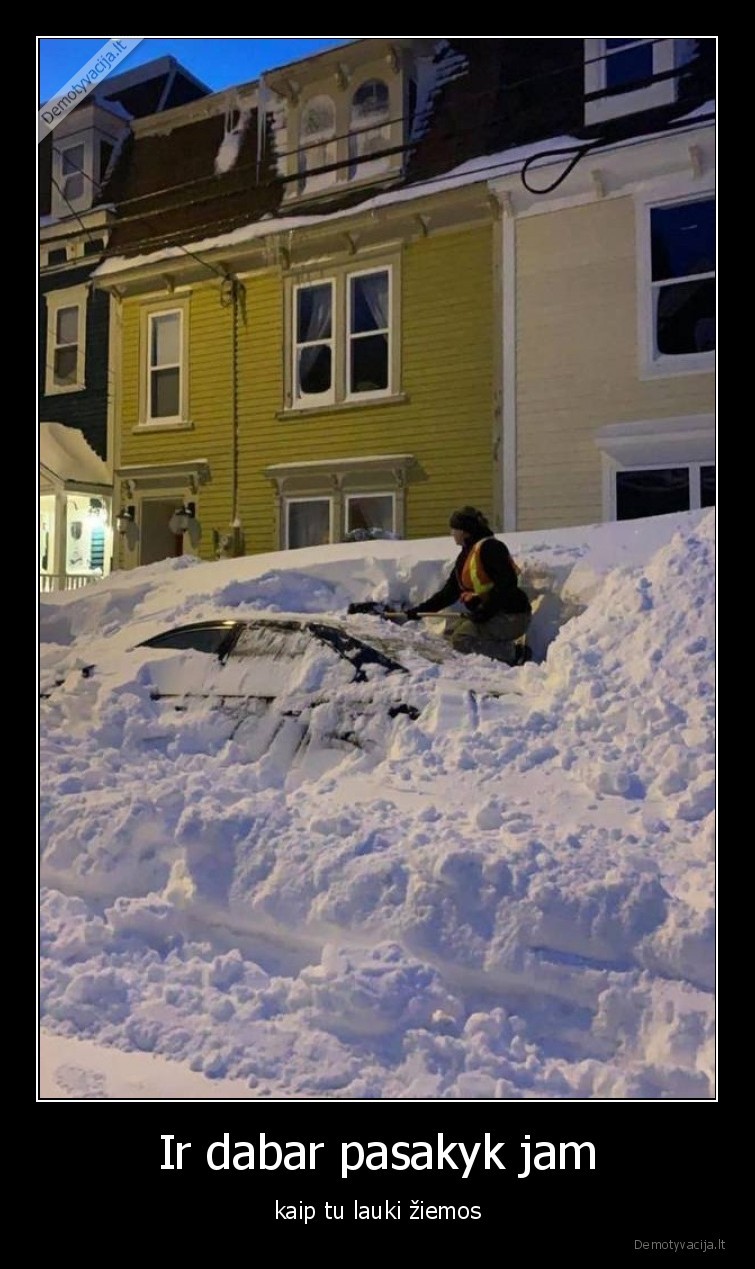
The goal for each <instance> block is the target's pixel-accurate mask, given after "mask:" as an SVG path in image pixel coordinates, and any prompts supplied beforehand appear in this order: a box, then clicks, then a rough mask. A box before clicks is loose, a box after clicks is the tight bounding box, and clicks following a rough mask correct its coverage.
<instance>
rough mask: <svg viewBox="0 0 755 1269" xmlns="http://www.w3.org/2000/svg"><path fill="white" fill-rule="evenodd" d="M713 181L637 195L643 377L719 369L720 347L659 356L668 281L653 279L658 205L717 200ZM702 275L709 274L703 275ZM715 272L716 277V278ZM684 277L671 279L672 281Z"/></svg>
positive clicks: (697, 372) (636, 219)
mask: <svg viewBox="0 0 755 1269" xmlns="http://www.w3.org/2000/svg"><path fill="white" fill-rule="evenodd" d="M715 197H716V192H715V188H714V186H713V185H712V184H708V183H706V184H705V185H704V186H701V187H700V188H699V189H696V188H693V187H692V186H691V185H688V186H687V188H686V190H685V192H684V193H681V192H680V193H679V194H677V195H675V196H673V195H671V194H669V195H668V196H666V197H664V196H662V195H661V193H660V192H659V193H658V194H656V195H654V196H651V195H649V194H645V195H635V226H636V238H637V349H638V354H639V377H640V379H657V378H662V377H666V376H671V375H697V374H704V373H706V372H708V371H713V370H715V366H716V350H715V348H712V349H710V350H709V351H708V352H700V353H685V354H678V355H677V354H674V355H672V356H669V355H666V354H659V355H658V356H656V353H655V345H656V337H655V335H656V331H655V296H656V291H657V288H658V287H659V286H661V285H664V286H665V285H668V284H669V283H668V282H663V283H655V282H653V266H652V238H651V229H650V225H651V213H652V211H653V209H654V208H656V207H671V206H674V205H675V204H677V203H697V202H704V201H706V200H707V199H713V200H715ZM698 276H700V277H703V276H707V275H703V274H700V275H698ZM715 276H716V275H715V273H714V278H715ZM674 281H681V279H670V282H671V284H673V282H674Z"/></svg>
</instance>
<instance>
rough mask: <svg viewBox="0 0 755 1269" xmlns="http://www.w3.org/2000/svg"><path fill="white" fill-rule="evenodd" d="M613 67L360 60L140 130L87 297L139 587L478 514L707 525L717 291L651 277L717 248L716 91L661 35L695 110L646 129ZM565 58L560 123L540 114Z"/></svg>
mask: <svg viewBox="0 0 755 1269" xmlns="http://www.w3.org/2000/svg"><path fill="white" fill-rule="evenodd" d="M662 42H663V41H661V43H662ZM603 43H604V44H605V45H608V44H610V43H612V42H611V41H604V42H603ZM613 43H614V44H617V45H619V46H622V47H620V48H617V49H615V50H614V49H611V50H608V49H607V48H606V50H604V53H603V54H600V53H596V49H595V46H594V41H592V40H590V41H587V40H585V41H575V40H563V41H561V42H560V44H559V41H558V40H555V41H553V40H551V41H540V40H537V39H528V40H520V41H506V40H500V41H480V40H477V41H475V40H462V41H452V42H448V41H430V40H419V39H414V38H411V37H402V38H400V39H398V38H397V39H387V38H385V39H384V38H372V37H370V38H367V39H363V40H358V41H356V42H355V43H354V44H352V45H347V46H343V47H341V48H339V49H337V50H333V51H332V53H326V54H321V55H319V56H318V57H316V58H312V59H308V60H306V61H304V62H298V63H295V64H292V65H291V66H287V67H283V68H280V69H279V70H278V71H273V72H270V73H269V74H268V75H266V76H265V77H264V78H263V80H261V81H259V82H255V83H250V84H247V85H241V86H239V87H238V88H235V89H233V90H228V91H226V92H224V93H217V94H213V95H212V96H210V97H207V98H204V99H203V100H202V101H200V102H194V103H192V104H190V105H188V106H185V107H181V108H179V109H177V110H174V111H169V112H167V113H164V114H162V115H161V116H160V117H159V119H158V118H157V117H155V118H152V119H150V118H148V119H145V120H141V121H137V122H136V123H135V125H134V143H133V148H132V151H131V154H130V156H128V158H127V161H126V162H125V163H124V164H122V165H121V168H120V171H119V173H116V178H115V184H114V185H111V187H110V188H109V189H108V190H106V191H105V194H104V196H105V197H109V198H110V199H111V201H113V202H115V203H116V205H117V206H118V207H119V220H118V227H117V228H116V230H115V231H114V237H113V240H112V247H111V253H110V258H109V259H108V260H107V261H106V262H105V263H104V264H103V265H101V266H100V268H99V270H98V273H97V277H96V285H97V286H99V287H102V288H103V289H106V290H108V291H109V292H110V293H111V294H112V295H113V296H115V298H116V300H117V304H116V311H117V320H116V338H115V339H114V341H113V344H114V348H115V364H114V365H113V367H112V369H113V375H112V382H113V383H114V385H115V402H114V414H115V418H116V459H115V468H116V478H117V480H118V482H119V487H120V493H121V508H120V509H121V511H122V513H123V514H122V516H121V517H120V518H119V528H120V529H121V532H120V533H119V535H118V547H119V550H118V556H117V562H118V563H119V564H120V565H121V566H126V567H128V566H132V565H134V564H145V563H150V562H153V561H155V560H159V559H163V558H165V556H166V555H168V556H169V555H173V554H180V553H181V552H182V551H184V550H190V551H192V553H195V554H199V555H201V556H202V557H203V558H213V557H215V556H217V555H230V554H240V553H244V552H261V551H271V550H277V549H280V548H297V547H301V546H307V545H314V544H320V543H322V542H334V541H341V540H344V539H347V538H349V537H352V538H360V537H366V536H380V535H384V534H389V535H396V536H400V537H410V538H417V537H425V536H432V535H436V534H438V535H439V534H443V533H445V532H446V529H447V524H448V515H449V512H450V511H451V510H452V509H453V508H454V507H455V506H458V505H459V504H461V503H473V504H476V505H478V506H480V507H482V508H483V509H484V510H485V511H486V512H487V513H488V515H489V516H490V518H491V521H492V522H493V523H494V524H495V525H496V527H497V528H498V529H501V530H512V529H527V528H538V527H545V526H548V525H552V526H558V525H567V524H575V523H585V522H590V521H593V520H595V521H598V520H602V519H611V518H616V517H619V518H623V516H625V515H636V514H654V513H655V512H656V511H661V510H670V509H676V507H675V506H670V505H669V504H668V495H669V493H670V494H671V497H672V498H676V499H677V501H678V500H679V499H680V498H683V496H684V493H683V488H682V487H683V486H685V488H686V497H687V500H688V504H689V505H705V500H706V499H707V498H710V496H711V490H712V484H711V481H712V480H714V475H713V476H711V469H712V468H713V465H714V448H715V429H714V424H713V400H714V395H713V393H714V390H713V372H714V365H713V357H714V355H715V354H714V351H713V348H714V339H713V329H714V328H713V325H712V318H711V315H710V285H711V279H712V280H713V282H712V284H713V289H715V275H714V271H713V267H712V262H711V261H708V260H707V259H705V260H702V262H701V259H697V260H696V261H692V262H690V260H689V259H688V258H687V257H684V258H682V256H683V255H684V253H683V252H682V256H680V257H679V258H678V259H677V258H676V255H674V259H673V261H672V262H671V263H667V265H666V266H662V265H661V264H659V263H658V261H659V258H660V257H659V250H660V248H662V247H668V249H669V250H670V251H671V252H672V254H673V253H674V252H677V245H678V240H679V239H680V238H682V239H683V237H684V234H685V233H686V234H687V235H688V237H687V241H688V242H692V240H693V239H694V244H693V245H695V247H697V246H698V245H700V247H701V249H702V248H703V246H705V247H706V249H707V244H708V240H709V230H710V225H711V219H710V218H711V205H712V199H713V192H712V172H713V162H714V151H713V134H712V124H711V123H710V121H709V120H708V118H707V117H704V118H703V119H702V120H694V119H693V120H691V121H687V122H685V120H684V117H683V112H684V111H686V112H687V113H688V114H689V112H690V111H689V107H690V101H691V100H694V102H695V104H696V105H697V106H698V107H699V106H701V104H702V101H701V99H702V98H703V97H704V96H705V93H706V85H705V82H704V78H702V77H701V78H700V83H699V85H698V82H697V80H696V79H695V77H694V76H693V75H692V73H691V72H689V67H690V66H691V67H693V69H694V67H695V66H696V62H695V57H696V56H697V54H696V53H694V52H693V51H690V49H688V48H685V49H680V50H677V49H676V47H675V46H676V44H677V43H685V44H689V43H690V42H689V41H686V42H678V41H675V40H673V39H671V40H669V41H667V43H669V44H670V45H673V46H674V47H673V48H671V49H666V50H665V53H664V57H665V58H666V60H667V61H668V59H669V58H670V59H671V61H670V64H671V66H672V68H673V66H675V65H676V64H677V60H678V64H679V67H680V70H679V75H678V82H679V84H681V85H682V86H683V88H684V91H683V92H681V91H680V94H679V95H678V96H677V95H676V91H675V90H674V93H673V94H672V95H671V96H669V93H668V91H667V89H665V88H664V93H665V98H664V100H660V99H658V100H656V99H653V101H652V102H651V103H650V106H648V102H647V101H645V102H644V103H643V102H642V101H638V99H637V94H636V93H635V92H629V93H624V94H623V96H624V97H627V96H628V97H631V98H633V101H632V103H630V105H631V109H630V108H628V106H627V102H626V101H623V102H622V101H621V96H622V94H619V95H618V96H617V95H616V91H615V89H614V88H613V87H612V85H611V83H610V78H611V77H610V75H609V76H608V77H607V83H606V84H604V85H603V87H601V86H600V85H598V86H597V87H596V86H595V80H594V62H595V59H596V56H597V57H600V56H603V57H604V59H605V61H606V62H608V63H609V65H610V59H611V58H616V57H617V56H618V54H619V53H622V55H623V52H622V49H623V45H624V44H626V43H627V42H626V41H624V42H622V41H613ZM658 43H659V42H658V41H655V42H653V43H652V45H651V48H650V52H649V56H650V57H651V59H655V60H657V59H658V53H657V51H656V44H658ZM691 43H693V44H694V43H696V42H695V41H692V42H691ZM698 43H701V42H698ZM483 44H484V45H486V47H485V48H483V49H480V48H477V47H476V46H477V45H483ZM554 44H556V45H559V49H560V46H561V44H562V45H563V46H564V59H565V66H566V67H567V69H568V72H569V85H570V90H569V91H570V94H571V95H570V97H569V98H568V103H569V109H568V110H566V108H565V107H564V105H563V103H558V102H557V101H555V102H554V103H553V105H552V106H549V110H550V115H549V114H548V111H547V110H546V111H545V114H544V115H543V114H542V112H540V113H538V109H536V108H535V107H538V103H540V102H541V100H542V95H543V94H542V87H541V85H540V82H539V79H538V74H539V73H541V72H538V67H539V65H540V62H539V59H541V57H542V55H543V53H544V52H545V51H547V52H548V53H549V55H552V48H550V46H551V45H554ZM504 45H506V46H507V47H506V49H504V48H503V46H504ZM545 45H548V46H549V48H548V50H545V49H544V48H543V46H545ZM638 45H639V46H641V47H640V48H639V50H638V49H637V46H638ZM488 46H489V47H488ZM495 46H501V47H495ZM508 46H511V48H509V47H508ZM514 46H516V47H514ZM525 46H527V47H525ZM567 46H568V48H567ZM588 46H589V47H588ZM644 46H645V40H644V39H643V40H639V41H632V42H631V48H630V50H629V51H630V52H631V54H632V57H633V59H634V60H635V63H636V61H637V56H638V52H639V54H642V56H643V57H644V56H645V53H646V49H645V47H644ZM557 51H558V50H557ZM567 54H568V57H567ZM507 57H508V58H509V59H511V58H516V59H518V61H517V62H516V64H515V65H514V64H512V65H511V66H507V64H506V58H507ZM575 57H576V58H582V59H583V60H584V69H582V62H581V61H580V62H578V63H576V62H575ZM683 58H684V59H686V60H683ZM575 65H576V66H577V71H576V72H575ZM659 65H660V63H659ZM504 68H505V69H507V73H508V74H514V75H516V74H518V75H519V81H518V82H519V83H522V82H524V83H528V82H531V83H532V85H533V87H532V88H531V89H530V90H529V92H530V97H529V98H522V101H524V104H525V105H527V102H528V101H530V113H529V114H528V113H527V111H526V110H525V109H524V108H523V110H522V115H521V119H522V121H523V122H520V123H516V122H515V121H513V122H512V118H511V117H509V115H507V112H506V108H505V99H504V105H503V106H502V99H501V90H500V83H501V82H502V71H503V69H504ZM683 68H686V69H685V70H684V73H682V69H683ZM688 72H689V73H688ZM622 73H623V72H622ZM658 73H659V75H661V76H662V77H663V76H665V79H664V80H663V82H664V83H665V82H666V81H669V77H670V82H671V83H672V84H674V85H675V84H676V83H677V77H675V75H674V74H672V73H671V72H669V70H668V67H667V66H666V63H665V61H664V63H663V66H662V67H661V69H660V70H659V72H658ZM696 73H697V72H696ZM526 75H529V80H527V79H526V78H523V76H526ZM575 76H576V77H575ZM685 76H686V78H685ZM503 78H504V79H505V76H503ZM685 85H686V86H685ZM693 92H694V93H696V97H691V96H690V94H692V93H693ZM604 93H607V94H608V96H607V100H608V102H609V106H610V110H611V111H613V114H614V117H615V118H617V119H619V120H621V119H622V111H623V114H624V121H623V124H622V126H621V128H620V133H621V135H616V134H611V130H610V126H609V122H607V120H608V114H607V110H608V109H609V108H608V107H606V106H605V103H604V106H603V109H602V110H599V111H597V112H596V100H597V101H600V100H602V96H603V94H604ZM685 94H686V95H685ZM530 99H531V100H530ZM532 103H534V105H532ZM611 103H612V104H611ZM641 107H642V108H641ZM649 108H652V111H654V112H655V113H654V114H652V119H653V120H654V121H655V123H654V131H651V130H650V122H649V121H650V118H651V116H650V115H649V114H648V113H647V110H648V109H649ZM475 111H477V114H475ZM633 112H638V113H637V118H638V121H639V123H638V126H640V125H641V126H644V128H645V129H646V130H648V135H647V136H644V137H642V138H640V139H638V138H637V137H633V136H631V135H629V136H627V135H624V133H626V132H627V129H626V126H625V124H626V115H627V114H629V115H631V114H632V113H633ZM561 115H563V116H564V117H565V118H567V119H569V120H570V121H571V122H572V124H573V131H574V134H575V135H572V134H571V132H570V134H569V135H568V136H566V137H559V136H558V135H557V134H556V132H555V125H554V120H555V118H557V117H561ZM470 121H471V122H470ZM476 123H479V127H478V126H474V125H475V124H476ZM462 124H463V126H462ZM549 125H550V127H551V130H550V131H548V126H549ZM554 136H556V140H555V141H554V140H553V137H554ZM517 138H519V139H521V138H524V139H525V141H526V142H527V143H526V144H519V145H512V144H511V142H512V141H513V140H514V139H517ZM507 142H508V144H507ZM554 151H555V153H554ZM572 159H573V160H574V161H573V162H572ZM525 172H526V173H527V176H525ZM713 214H714V212H713ZM687 256H689V252H688V253H687ZM709 266H710V267H709ZM664 268H665V272H664ZM685 269H686V270H687V272H684V270H685ZM680 270H681V271H680ZM695 313H697V314H698V316H697V317H696V318H694V314H695ZM693 318H694V321H693ZM690 341H692V343H691V344H690ZM695 341H697V342H695ZM685 482H686V485H685Z"/></svg>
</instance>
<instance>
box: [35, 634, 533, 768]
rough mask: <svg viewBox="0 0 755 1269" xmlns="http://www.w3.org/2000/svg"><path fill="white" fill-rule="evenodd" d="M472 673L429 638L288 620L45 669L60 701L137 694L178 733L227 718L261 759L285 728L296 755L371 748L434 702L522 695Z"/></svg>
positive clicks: (153, 640) (154, 641)
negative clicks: (200, 717) (187, 718)
mask: <svg viewBox="0 0 755 1269" xmlns="http://www.w3.org/2000/svg"><path fill="white" fill-rule="evenodd" d="M364 620H366V621H367V623H368V624H369V623H370V622H372V623H376V622H377V619H376V618H374V617H372V618H365V619H364ZM362 635H366V637H362ZM101 646H102V645H101ZM467 666H468V659H467V658H462V657H461V656H459V655H458V654H457V653H454V652H453V651H452V649H451V648H450V647H449V645H448V644H447V642H446V641H445V640H444V639H442V638H441V637H439V636H433V634H432V633H430V632H420V633H419V634H415V633H414V632H411V634H408V635H407V634H406V633H404V632H403V631H402V632H401V633H400V634H399V633H398V632H396V633H395V634H394V635H393V636H391V635H390V634H383V632H382V631H380V632H379V633H377V634H373V632H372V631H371V630H369V631H367V632H365V631H364V630H360V633H359V634H357V633H355V632H354V631H353V630H352V629H349V628H348V627H347V624H346V623H344V622H341V621H338V620H337V619H330V618H327V619H313V618H312V617H309V616H306V617H300V616H295V615H285V614H282V615H275V616H264V617H257V616H255V617H254V618H247V619H236V618H220V619H217V620H206V621H195V622H190V623H188V624H185V625H180V626H174V627H172V628H171V629H168V630H164V631H161V632H159V633H158V634H155V635H152V636H150V637H149V638H147V639H144V640H142V641H141V642H139V643H138V644H135V645H133V644H132V645H130V646H129V647H127V648H125V649H123V650H121V651H120V653H119V654H117V655H110V656H108V654H107V653H103V655H102V656H101V657H100V658H99V659H98V660H97V661H93V662H82V659H81V658H80V657H77V658H76V662H75V664H73V665H71V664H70V662H69V663H68V665H61V666H59V667H58V668H57V669H53V670H50V671H48V673H47V676H46V679H43V682H42V684H41V689H40V694H41V695H42V697H43V698H46V700H47V701H49V702H50V703H51V704H52V703H53V702H54V701H57V702H59V703H60V704H61V705H63V704H64V702H65V701H66V700H67V701H69V702H72V701H73V700H75V699H78V700H79V702H81V700H82V696H83V697H86V694H87V692H93V693H95V694H99V693H100V692H101V691H105V692H107V691H110V692H112V693H115V692H120V693H123V692H129V691H134V690H135V691H137V692H138V693H139V694H140V695H141V696H143V697H148V698H149V701H151V702H153V703H154V709H155V711H156V712H157V713H158V714H159V713H162V716H163V717H164V718H165V717H167V716H170V717H172V719H173V725H174V724H175V721H176V719H175V716H176V715H182V714H188V715H194V716H195V715H196V714H197V712H203V711H208V710H212V711H221V712H222V713H223V714H224V715H225V716H226V717H227V719H228V726H227V728H225V729H224V734H225V736H226V737H227V738H230V737H233V738H234V739H236V740H238V741H240V742H243V743H244V744H245V745H247V746H248V747H249V750H250V753H254V754H255V755H257V756H259V755H261V754H262V753H263V752H264V751H265V748H266V747H267V746H269V745H270V744H271V743H272V741H273V739H274V738H275V736H276V734H277V732H278V731H279V730H280V729H281V728H283V727H284V726H285V728H286V730H287V732H288V734H289V735H294V736H295V737H296V738H297V739H296V744H295V748H298V747H300V746H301V745H303V744H305V742H306V741H307V740H309V739H311V738H312V737H313V736H316V738H317V740H318V742H319V743H320V744H325V745H326V746H333V745H335V746H336V747H344V746H348V747H356V748H366V749H369V748H373V747H379V746H380V744H381V742H382V741H383V740H384V739H385V729H386V726H388V725H389V724H390V722H391V720H394V719H397V718H398V717H399V716H400V715H403V716H406V717H407V718H408V719H412V720H414V719H417V718H419V716H420V714H421V713H422V712H423V710H425V709H426V708H427V706H428V705H429V704H430V702H431V701H432V700H435V701H437V700H438V697H439V694H441V695H444V700H445V702H446V704H447V702H448V698H449V696H451V697H460V696H461V697H467V698H471V699H474V700H477V699H480V700H482V699H485V700H487V701H489V702H495V701H496V700H497V699H498V698H500V697H501V696H503V695H510V694H512V693H514V694H517V693H516V689H515V687H514V686H513V684H512V683H511V681H510V679H509V681H508V682H507V681H506V677H505V676H507V675H508V676H510V675H512V674H516V671H512V670H511V669H509V668H508V667H503V666H499V665H495V666H494V665H492V664H491V665H490V669H489V670H488V669H487V668H483V669H482V670H481V671H479V670H478V672H477V675H476V676H472V675H470V673H469V672H468V669H467ZM462 672H463V677H460V675H462ZM291 720H295V722H296V726H295V727H293V728H292V726H291Z"/></svg>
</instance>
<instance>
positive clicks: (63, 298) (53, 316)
mask: <svg viewBox="0 0 755 1269" xmlns="http://www.w3.org/2000/svg"><path fill="white" fill-rule="evenodd" d="M85 357H86V289H85V288H84V287H77V288H76V289H75V290H65V291H54V292H50V293H48V295H47V359H46V365H45V392H46V393H47V394H54V395H57V394H59V393H64V392H81V391H82V389H83V388H85V387H86V384H85V380H84V374H85Z"/></svg>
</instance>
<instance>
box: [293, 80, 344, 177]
mask: <svg viewBox="0 0 755 1269" xmlns="http://www.w3.org/2000/svg"><path fill="white" fill-rule="evenodd" d="M299 136H300V139H301V142H300V149H299V173H300V175H299V193H300V194H304V193H307V194H312V193H314V192H315V191H316V190H319V189H326V188H327V187H328V186H329V185H332V184H333V182H334V180H335V178H336V173H335V169H334V168H331V171H329V172H322V171H318V170H317V169H318V168H324V167H328V166H329V165H331V164H335V163H336V162H337V161H338V150H337V142H336V139H335V137H336V108H335V104H334V103H333V101H332V100H331V98H330V97H325V96H319V97H313V98H312V99H311V100H310V101H308V102H307V103H306V105H305V106H304V107H303V109H302V115H301V126H300V129H299Z"/></svg>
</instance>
